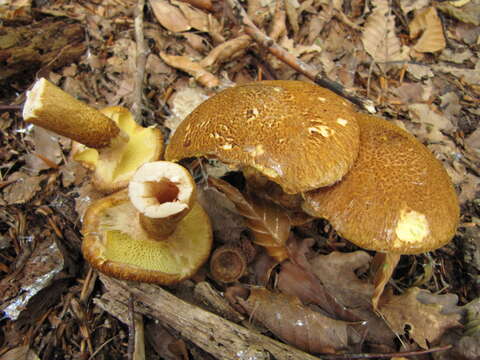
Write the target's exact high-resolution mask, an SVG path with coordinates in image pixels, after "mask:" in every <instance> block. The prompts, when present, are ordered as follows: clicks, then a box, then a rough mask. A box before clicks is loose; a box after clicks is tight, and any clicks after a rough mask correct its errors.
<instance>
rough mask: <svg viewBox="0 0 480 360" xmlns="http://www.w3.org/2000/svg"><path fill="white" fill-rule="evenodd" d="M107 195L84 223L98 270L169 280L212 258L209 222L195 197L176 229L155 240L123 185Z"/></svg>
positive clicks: (131, 277) (88, 249)
mask: <svg viewBox="0 0 480 360" xmlns="http://www.w3.org/2000/svg"><path fill="white" fill-rule="evenodd" d="M119 194H120V195H121V196H119ZM109 198H111V199H109ZM105 199H106V200H105ZM105 199H102V200H100V202H99V203H97V204H96V205H94V207H93V209H92V210H89V213H88V214H87V215H86V218H85V224H84V229H83V232H84V235H85V238H84V244H83V252H84V256H85V257H86V259H87V260H88V261H89V262H90V263H91V264H92V266H94V267H96V268H97V269H99V270H100V271H102V272H104V273H107V274H108V275H110V276H114V277H117V278H121V279H128V280H138V281H144V282H154V283H159V284H171V283H175V282H178V281H181V280H183V279H186V278H188V277H190V276H192V275H193V274H195V272H196V271H197V270H198V268H199V267H200V266H201V265H202V264H203V263H204V262H205V261H206V260H207V259H208V256H209V254H210V250H211V245H212V231H211V225H210V221H209V219H208V216H207V214H206V213H205V211H204V210H203V209H202V207H201V206H200V205H198V204H197V203H196V204H195V205H194V206H193V208H192V210H191V211H190V212H189V213H188V214H187V215H186V216H185V218H183V219H182V220H181V221H180V222H179V223H178V226H177V228H176V230H175V231H174V233H173V234H172V235H170V236H169V237H168V238H167V239H164V240H155V239H153V238H151V237H150V236H149V235H148V234H147V233H146V232H145V231H144V230H143V229H142V228H141V226H140V224H139V220H138V213H137V211H136V209H135V208H134V207H133V205H132V204H131V203H130V201H129V200H128V196H127V194H126V192H125V191H122V192H120V193H116V194H113V195H111V196H110V197H108V198H105ZM112 200H113V201H112ZM105 201H107V202H108V203H109V204H106V203H105ZM101 202H104V203H103V204H102V203H101ZM87 222H88V224H87Z"/></svg>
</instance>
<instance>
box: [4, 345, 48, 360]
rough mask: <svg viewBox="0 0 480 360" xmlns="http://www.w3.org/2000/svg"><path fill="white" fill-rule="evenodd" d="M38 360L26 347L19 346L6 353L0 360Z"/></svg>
mask: <svg viewBox="0 0 480 360" xmlns="http://www.w3.org/2000/svg"><path fill="white" fill-rule="evenodd" d="M20 359H21V360H40V358H39V357H38V356H37V354H35V352H34V351H33V350H32V349H30V347H29V346H28V345H23V346H19V347H16V348H13V349H11V350H9V351H7V352H6V353H5V354H3V355H2V356H1V357H0V360H20Z"/></svg>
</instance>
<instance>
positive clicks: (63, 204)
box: [0, 0, 480, 360]
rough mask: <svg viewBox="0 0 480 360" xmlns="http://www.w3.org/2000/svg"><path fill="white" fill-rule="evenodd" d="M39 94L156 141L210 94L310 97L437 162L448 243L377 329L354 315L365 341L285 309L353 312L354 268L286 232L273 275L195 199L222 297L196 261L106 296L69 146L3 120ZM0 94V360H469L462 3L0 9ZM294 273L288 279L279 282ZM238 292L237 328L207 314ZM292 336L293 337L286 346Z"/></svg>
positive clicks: (475, 228)
mask: <svg viewBox="0 0 480 360" xmlns="http://www.w3.org/2000/svg"><path fill="white" fill-rule="evenodd" d="M240 6H243V7H244V8H245V10H246V11H247V15H242V13H241V12H240V10H239V8H240ZM252 22H253V23H252ZM254 24H255V25H254ZM259 34H260V35H261V36H266V35H268V36H269V40H268V41H265V39H262V37H261V36H259ZM282 49H283V50H282ZM280 50H282V51H280ZM41 77H45V78H47V79H48V80H50V81H51V82H53V83H54V84H56V85H58V86H59V87H61V88H62V89H63V90H64V91H65V92H67V93H69V94H71V95H73V96H74V97H76V98H77V99H80V100H81V101H83V102H85V103H87V104H89V105H90V106H92V107H95V108H97V109H101V108H104V107H106V106H114V105H121V106H124V107H126V108H128V109H130V110H131V111H132V112H133V114H134V116H135V117H136V119H137V120H138V121H139V122H141V123H142V125H144V126H156V127H158V128H160V129H161V130H162V131H163V134H164V136H165V139H168V136H169V134H170V133H171V132H172V131H174V130H175V128H176V127H177V126H178V124H179V123H180V122H181V121H182V120H183V119H184V118H185V116H186V115H187V114H188V113H190V112H191V111H192V110H193V109H194V108H195V107H196V106H197V105H198V104H200V103H201V102H203V101H204V100H205V99H207V98H208V97H210V96H212V95H214V94H215V93H217V92H219V91H221V90H222V89H225V88H228V87H230V86H233V85H235V84H237V85H238V84H243V83H247V82H252V81H258V80H280V79H282V80H303V81H309V82H311V81H315V80H316V81H317V83H319V84H321V85H324V86H327V87H330V88H332V89H334V88H335V89H337V90H338V91H339V92H340V93H342V94H343V96H346V97H349V98H350V99H351V100H353V101H354V102H356V103H357V105H358V106H359V108H358V111H363V112H365V111H367V110H372V109H373V108H374V109H375V110H376V115H378V116H381V117H383V118H385V119H387V120H389V121H391V122H393V123H395V124H396V125H398V126H399V127H402V128H404V129H406V130H407V131H408V132H410V133H411V134H413V135H414V136H415V137H416V138H417V139H418V140H419V141H421V142H422V143H423V144H425V145H426V146H427V147H428V149H429V150H430V151H431V152H432V153H433V154H434V155H435V157H436V158H437V159H439V160H440V161H441V162H442V164H443V166H444V167H445V169H446V171H447V173H448V175H450V177H451V179H452V182H453V184H454V186H455V189H456V191H457V194H458V199H459V203H460V207H461V217H460V223H459V226H458V229H457V232H456V235H455V237H454V238H453V240H452V241H451V242H450V243H449V244H447V245H446V246H444V247H442V248H440V249H438V250H436V251H433V252H431V253H426V254H420V255H410V256H402V258H401V261H400V263H399V265H398V267H397V269H396V271H395V273H394V275H393V278H392V279H391V280H390V282H389V284H388V286H387V287H388V289H389V293H388V294H387V295H386V296H389V303H390V305H388V306H385V308H384V309H385V310H384V312H383V313H382V311H380V316H379V314H377V313H374V312H373V311H372V310H371V309H366V308H365V309H363V311H364V312H363V313H362V314H363V315H362V316H361V317H363V316H364V317H365V318H367V319H368V321H366V324H365V323H363V325H362V324H359V323H357V324H354V325H352V324H351V323H349V322H348V321H346V320H345V319H344V318H342V317H341V316H340V315H339V314H340V313H341V310H339V308H338V307H337V308H335V309H333V315H332V313H330V314H329V317H331V318H334V319H335V320H336V321H337V322H336V323H335V325H330V326H329V327H328V329H326V326H322V325H319V324H322V323H324V321H325V316H326V313H327V314H328V313H329V312H328V311H325V309H324V308H323V307H322V302H321V300H318V299H315V296H313V300H312V298H310V300H309V301H305V297H308V296H309V295H308V294H310V295H311V294H317V297H319V296H318V292H321V291H324V292H325V293H326V294H327V295H325V296H327V297H329V298H333V299H335V301H336V300H339V299H340V303H341V306H343V305H345V304H348V303H352V304H354V303H355V300H358V299H359V298H362V299H363V298H366V299H370V296H371V293H372V285H371V284H370V283H369V282H368V279H367V278H368V271H367V269H368V266H369V265H368V264H369V263H370V262H371V259H372V255H373V253H372V252H366V251H363V250H361V249H359V248H358V247H356V246H355V245H353V244H351V243H350V242H348V241H346V240H345V239H343V238H341V237H340V236H338V235H337V234H336V233H335V231H334V230H333V229H332V227H331V226H330V225H329V224H328V223H327V222H326V221H324V220H320V219H316V220H313V221H310V222H308V223H307V224H303V225H299V226H296V227H292V232H291V233H290V237H289V241H293V242H295V243H296V244H297V247H298V248H296V251H297V253H296V255H291V259H290V262H288V261H287V262H284V263H282V264H278V262H272V261H268V259H267V260H266V256H265V255H264V254H263V250H262V249H261V248H260V247H259V246H257V245H254V244H252V232H251V231H249V229H248V228H249V226H248V224H246V223H245V222H244V221H243V219H242V217H241V216H240V215H239V214H238V213H237V212H235V211H234V210H232V209H233V207H232V204H231V203H229V201H228V200H227V199H226V198H225V197H224V196H223V195H221V194H220V193H219V192H215V191H213V190H212V189H209V188H208V187H207V188H206V189H205V185H203V187H202V185H199V188H202V189H203V190H202V191H201V192H202V196H203V203H204V204H205V203H206V205H205V207H206V208H207V212H208V213H209V215H210V216H211V218H212V222H213V226H214V235H215V240H214V248H218V247H221V246H223V245H225V244H227V245H231V244H233V243H235V244H237V245H238V244H242V246H243V249H244V250H245V249H246V250H245V251H247V252H248V251H250V249H253V250H252V251H253V252H254V253H255V254H256V256H255V258H254V259H253V260H252V261H251V262H250V263H249V265H248V268H247V270H246V273H245V275H244V276H243V277H242V278H240V279H239V280H238V281H236V283H235V284H223V283H221V282H219V281H217V280H215V279H214V278H213V277H212V275H211V273H210V270H209V266H208V262H207V264H206V265H204V267H203V268H202V269H201V270H200V271H199V272H198V273H197V274H196V275H195V276H194V277H193V278H192V279H190V280H187V281H184V282H182V283H181V284H178V285H175V286H171V287H168V288H161V287H159V286H155V285H147V284H138V283H126V282H122V281H117V280H112V279H110V278H108V277H106V276H104V275H101V274H99V273H98V272H97V271H95V270H93V269H92V268H91V267H90V266H89V264H88V263H87V262H85V261H84V260H83V257H82V254H81V241H82V235H81V232H80V230H81V223H82V217H83V214H84V212H85V209H86V208H87V206H88V205H89V204H91V203H92V201H94V200H95V199H97V198H99V197H101V196H102V195H101V194H99V193H98V192H96V191H95V190H94V189H92V185H91V182H90V175H91V174H90V172H89V171H88V170H87V169H85V168H84V167H82V166H81V165H80V164H79V163H77V162H75V161H73V160H72V156H71V155H72V142H71V141H70V140H69V139H66V138H64V137H60V136H57V135H55V134H52V133H50V132H48V131H46V130H43V129H42V128H39V127H36V126H33V125H31V124H27V123H25V122H24V121H23V119H22V112H21V109H22V104H23V103H24V101H25V93H26V91H27V90H28V89H29V88H30V87H31V86H32V85H33V83H34V82H35V81H36V80H37V79H39V78H41ZM0 84H1V86H0V311H2V314H3V315H2V318H1V320H0V360H7V359H43V360H48V359H120V358H130V359H142V358H147V359H213V358H223V359H233V358H238V359H269V358H271V359H274V358H275V359H310V358H312V359H313V358H314V357H313V356H318V358H324V359H335V358H342V359H345V358H392V359H393V358H395V359H402V358H407V357H413V358H415V359H432V358H435V359H453V358H455V359H468V360H473V359H480V325H479V321H480V315H479V314H480V300H479V296H480V232H479V227H480V199H479V197H478V194H479V192H480V188H479V183H480V167H479V164H480V129H479V122H480V106H479V104H480V0H456V1H433V0H417V1H414V0H390V1H386V0H385V1H383V0H330V1H329V0H301V1H299V0H285V1H279V0H265V1H258V0H247V1H244V2H243V3H242V4H241V5H240V4H239V3H238V2H237V1H236V0H225V1H220V0H218V1H217V0H213V1H212V0H147V1H142V0H139V1H136V0H105V1H100V0H82V1H68V0H61V1H60V0H59V1H55V0H47V1H44V0H43V1H32V0H13V1H5V2H3V1H0ZM338 84H341V87H339V86H338ZM365 104H367V106H365ZM206 171H207V173H208V171H209V170H206ZM203 175H205V174H203ZM229 181H230V182H231V183H232V184H233V185H238V184H239V183H240V182H241V181H240V182H239V181H238V179H237V178H235V177H234V176H230V178H229ZM209 204H210V206H209ZM275 219H276V220H278V219H277V218H275ZM289 226H290V225H289ZM288 229H290V227H288ZM312 239H313V240H312ZM296 259H297V260H298V261H297V263H301V262H302V261H307V262H308V266H306V268H307V270H308V271H307V275H305V273H303V275H301V276H300V275H298V274H297V273H295V274H296V275H294V272H289V271H291V269H292V266H297V265H298V264H297V265H295V260H296ZM299 259H300V260H299ZM320 260H321V261H320ZM287 263H288V264H287ZM292 264H293V265H292ZM302 271H305V268H304V269H303V270H302ZM266 273H268V275H269V276H267V277H266V276H265V274H266ZM288 274H289V275H291V276H293V278H294V282H297V283H298V282H302V281H304V283H303V285H302V286H303V287H302V288H301V289H297V288H296V287H295V286H294V284H292V283H291V282H290V283H288V284H287V283H286V281H285V282H284V281H282V279H284V278H285V277H287V275H288ZM322 275H323V278H322ZM312 276H313V279H314V280H312ZM305 277H308V279H309V280H305ZM332 281H333V282H332ZM281 284H283V285H281ZM232 285H234V286H232ZM254 286H258V287H254ZM247 287H248V288H249V289H252V290H250V291H251V294H250V296H253V295H252V294H253V293H254V292H255V291H254V290H253V289H261V290H258V294H257V293H255V294H256V295H255V296H256V305H255V307H256V309H255V311H252V312H250V313H249V311H248V309H247V308H248V306H245V307H244V308H239V307H238V304H233V306H232V302H229V301H227V298H228V296H225V294H227V295H229V296H235V291H237V290H238V288H243V289H244V288H247ZM265 288H266V289H268V291H269V292H268V293H262V291H263V289H265ZM165 289H166V290H165ZM280 290H281V291H280ZM232 294H233V295H232ZM172 295H173V296H172ZM298 298H302V300H304V301H303V304H301V303H300V302H299V300H298ZM317 300H318V301H317ZM251 301H252V302H253V300H251ZM337 305H339V304H337ZM347 307H349V306H347ZM351 308H355V305H353V306H352V307H351ZM387 308H388V309H389V310H387ZM205 310H207V311H205ZM215 314H216V315H215ZM335 315H338V316H335ZM277 318H282V321H272V319H277ZM365 318H363V319H365ZM299 319H310V321H311V322H310V323H308V324H307V326H303V327H302V329H301V330H299V329H298V326H297V325H298V321H300V320H299ZM302 321H303V320H302ZM302 324H303V323H302ZM354 328H355V329H354ZM353 329H354V331H353ZM297 331H298V332H297ZM302 331H303V332H302ZM342 331H345V334H344V336H343V335H339V334H340V333H341V332H342ZM314 334H317V335H318V334H319V335H318V336H314ZM305 339H307V340H305ZM325 339H327V340H325ZM285 342H287V343H289V345H286V344H285ZM299 349H301V350H299ZM319 349H320V350H319ZM304 351H306V352H310V353H313V355H308V354H307V353H305V352H304ZM319 353H328V355H326V354H323V355H322V354H319ZM346 354H350V355H346ZM381 354H383V355H381Z"/></svg>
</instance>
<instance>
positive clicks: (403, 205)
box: [303, 114, 460, 254]
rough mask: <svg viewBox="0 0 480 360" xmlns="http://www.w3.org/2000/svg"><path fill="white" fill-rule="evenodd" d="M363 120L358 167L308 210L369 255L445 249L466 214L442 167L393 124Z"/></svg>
mask: <svg viewBox="0 0 480 360" xmlns="http://www.w3.org/2000/svg"><path fill="white" fill-rule="evenodd" d="M357 120H358V124H359V126H360V151H359V155H358V159H357V161H356V162H355V165H354V166H353V168H352V170H351V171H350V172H349V173H348V174H347V175H346V176H345V177H344V178H343V179H342V181H341V182H339V183H338V184H335V185H333V186H330V187H327V188H323V189H317V190H315V191H312V192H309V193H307V194H305V202H304V205H303V208H304V210H305V211H306V212H307V213H309V214H310V215H312V216H316V217H323V218H326V219H327V220H329V221H330V222H331V224H332V226H333V227H334V228H335V229H336V230H337V231H338V233H339V234H340V235H341V236H343V237H345V238H346V239H348V240H349V241H351V242H353V243H354V244H356V245H358V246H359V247H362V248H364V249H369V250H376V251H381V252H392V253H398V254H417V253H422V252H426V251H431V250H434V249H437V248H439V247H441V246H443V245H445V244H446V243H447V242H449V241H450V240H451V239H452V237H453V236H454V234H455V231H456V227H457V225H458V221H459V216H460V210H459V205H458V201H457V196H456V193H455V189H454V187H453V185H452V182H451V180H450V177H449V176H448V174H447V172H446V171H445V169H444V168H443V166H442V164H441V163H440V162H439V161H438V160H437V159H436V158H435V157H434V156H433V154H432V153H431V152H430V151H429V150H428V149H427V148H426V147H425V146H424V145H423V144H421V143H420V142H419V141H418V140H417V139H416V138H415V137H413V136H412V135H410V134H408V133H407V132H406V131H404V130H402V129H400V128H399V127H397V126H395V125H393V124H391V123H389V122H388V121H386V120H384V119H380V118H376V117H374V116H370V115H363V114H359V115H358V119H357Z"/></svg>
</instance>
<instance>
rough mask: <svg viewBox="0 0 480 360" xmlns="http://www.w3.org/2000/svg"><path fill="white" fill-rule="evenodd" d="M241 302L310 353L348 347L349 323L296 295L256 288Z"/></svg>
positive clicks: (262, 322)
mask: <svg viewBox="0 0 480 360" xmlns="http://www.w3.org/2000/svg"><path fill="white" fill-rule="evenodd" d="M238 302H239V304H240V305H241V306H242V307H243V308H244V309H245V310H246V311H247V312H248V313H249V314H250V317H251V318H253V319H254V320H257V321H259V322H260V323H261V324H262V325H264V326H265V327H267V328H268V329H269V330H270V331H271V332H273V333H274V334H275V335H277V336H278V337H280V338H281V339H282V340H284V341H285V342H287V343H289V344H291V345H294V346H296V347H298V348H300V349H302V350H305V351H307V352H310V353H334V352H337V351H339V350H345V349H348V343H349V331H348V327H349V323H347V322H345V321H339V320H334V319H331V318H329V317H326V316H323V315H322V314H320V313H318V312H316V311H313V310H311V309H309V308H307V307H305V306H303V305H302V304H301V303H300V301H299V300H298V299H297V298H296V297H294V296H288V295H284V294H281V293H274V292H270V291H268V290H267V289H265V288H252V289H250V295H249V296H248V298H247V299H245V300H244V299H242V298H239V299H238Z"/></svg>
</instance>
